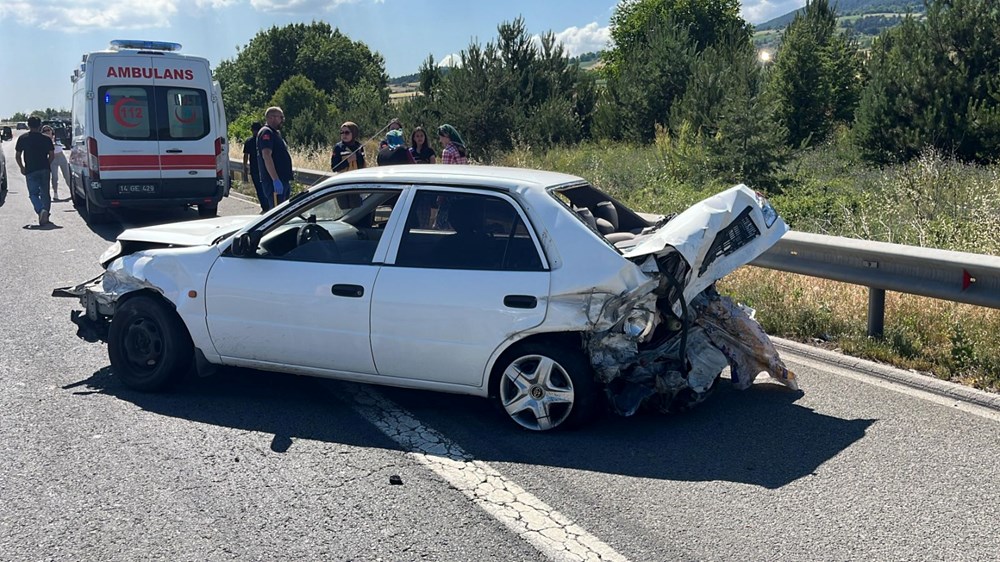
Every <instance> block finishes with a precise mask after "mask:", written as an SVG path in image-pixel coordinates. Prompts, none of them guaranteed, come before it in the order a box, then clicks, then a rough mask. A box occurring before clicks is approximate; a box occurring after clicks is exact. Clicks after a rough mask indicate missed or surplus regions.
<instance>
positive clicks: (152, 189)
mask: <svg viewBox="0 0 1000 562" xmlns="http://www.w3.org/2000/svg"><path fill="white" fill-rule="evenodd" d="M118 192H119V193H156V186H155V185H153V184H151V183H126V184H123V185H120V186H118Z"/></svg>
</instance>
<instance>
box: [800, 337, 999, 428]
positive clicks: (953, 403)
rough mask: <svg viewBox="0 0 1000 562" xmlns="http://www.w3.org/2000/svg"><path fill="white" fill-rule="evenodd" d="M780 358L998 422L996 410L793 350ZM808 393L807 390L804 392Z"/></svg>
mask: <svg viewBox="0 0 1000 562" xmlns="http://www.w3.org/2000/svg"><path fill="white" fill-rule="evenodd" d="M781 356H782V358H784V359H787V360H788V362H789V363H795V364H798V365H802V366H803V367H808V368H811V369H816V370H817V371H824V372H828V373H833V374H834V375H839V376H842V377H846V378H849V379H852V380H856V381H859V382H863V383H865V384H870V385H872V386H877V387H879V388H884V389H887V390H892V391H895V392H898V393H900V394H905V395H907V396H912V397H914V398H919V399H921V400H927V401H929V402H933V403H935V404H940V405H942V406H947V407H949V408H954V409H956V410H959V411H961V412H965V413H967V414H972V415H974V416H979V417H982V418H986V419H988V420H992V421H995V422H1000V412H997V411H996V410H991V409H990V408H984V407H983V406H979V405H977V404H970V403H968V402H965V401H964V400H958V399H955V398H948V397H945V396H941V395H939V394H934V393H933V392H929V391H926V390H920V389H919V388H913V387H912V386H906V385H905V384H900V383H897V382H892V381H888V380H885V379H880V378H878V377H876V376H873V375H869V374H867V373H856V372H854V371H852V370H850V369H847V368H844V367H841V366H839V365H832V364H830V363H826V362H823V361H819V360H816V359H811V358H808V357H805V356H803V355H799V354H797V353H795V352H794V351H793V350H782V351H781ZM806 392H808V389H807V390H806Z"/></svg>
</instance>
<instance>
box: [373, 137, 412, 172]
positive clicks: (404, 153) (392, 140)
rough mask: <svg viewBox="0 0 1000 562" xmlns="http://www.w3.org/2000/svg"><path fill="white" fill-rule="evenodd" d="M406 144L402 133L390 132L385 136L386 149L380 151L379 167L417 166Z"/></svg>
mask: <svg viewBox="0 0 1000 562" xmlns="http://www.w3.org/2000/svg"><path fill="white" fill-rule="evenodd" d="M405 142H406V141H405V140H404V139H403V132H402V131H399V130H394V131H389V132H388V134H386V135H385V147H384V148H381V149H379V151H378V165H379V166H391V165H393V164H416V162H414V161H413V156H411V155H410V151H409V149H407V148H406V144H405Z"/></svg>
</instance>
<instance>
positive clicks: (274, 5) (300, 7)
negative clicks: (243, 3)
mask: <svg viewBox="0 0 1000 562" xmlns="http://www.w3.org/2000/svg"><path fill="white" fill-rule="evenodd" d="M362 1H364V0H250V6H251V7H253V9H255V10H258V11H261V12H285V13H304V14H312V13H316V12H321V11H326V12H329V11H330V10H333V9H335V8H336V7H337V6H340V5H342V4H357V3H358V2H362ZM383 1H384V0H373V2H374V3H375V4H381V3H383Z"/></svg>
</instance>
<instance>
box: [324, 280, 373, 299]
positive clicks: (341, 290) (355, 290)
mask: <svg viewBox="0 0 1000 562" xmlns="http://www.w3.org/2000/svg"><path fill="white" fill-rule="evenodd" d="M330 292H331V293H333V294H335V295H337V296H338V297H352V298H356V299H359V298H361V297H363V296H365V288H364V287H362V286H361V285H340V284H338V285H334V286H333V287H330Z"/></svg>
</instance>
